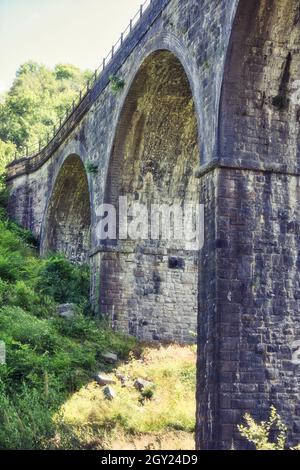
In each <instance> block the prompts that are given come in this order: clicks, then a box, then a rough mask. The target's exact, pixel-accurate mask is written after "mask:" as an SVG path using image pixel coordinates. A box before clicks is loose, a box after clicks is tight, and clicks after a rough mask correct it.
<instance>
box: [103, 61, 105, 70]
mask: <svg viewBox="0 0 300 470" xmlns="http://www.w3.org/2000/svg"><path fill="white" fill-rule="evenodd" d="M104 69H105V58H104V59H103V70H104Z"/></svg>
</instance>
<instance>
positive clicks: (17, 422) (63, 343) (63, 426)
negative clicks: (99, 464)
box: [0, 180, 195, 449]
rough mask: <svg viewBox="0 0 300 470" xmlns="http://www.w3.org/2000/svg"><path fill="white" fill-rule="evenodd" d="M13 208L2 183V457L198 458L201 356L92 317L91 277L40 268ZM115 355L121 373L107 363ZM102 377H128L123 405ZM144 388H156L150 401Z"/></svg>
mask: <svg viewBox="0 0 300 470" xmlns="http://www.w3.org/2000/svg"><path fill="white" fill-rule="evenodd" d="M6 199H7V193H6V190H5V187H4V185H3V184H2V183H1V180H0V341H4V343H5V346H6V364H2V365H1V364H0V449H47V448H50V449H53V448H54V449H57V448H59V449H88V448H92V449H97V448H101V449H109V448H111V449H117V448H120V449H126V448H128V449H132V448H138V449H143V448H147V449H148V448H149V449H152V448H153V449H154V448H155V449H168V448H170V449H192V448H193V447H194V443H193V429H194V419H195V418H194V417H195V399H194V395H195V351H194V349H193V348H191V347H182V348H181V347H179V346H168V347H166V346H165V347H160V348H153V347H152V348H151V347H147V346H143V345H138V344H137V342H136V341H135V339H133V338H129V337H126V336H123V335H120V334H117V333H114V332H113V331H111V330H110V329H109V328H108V327H107V325H106V323H105V322H104V321H103V320H101V318H96V317H94V316H93V315H92V313H91V311H90V307H89V268H88V267H87V266H75V265H73V264H71V263H70V262H69V261H67V260H66V259H65V258H64V257H63V256H62V255H60V254H50V255H49V256H48V257H46V258H43V259H42V258H39V257H38V255H37V251H36V242H35V239H34V237H33V236H32V234H31V233H30V232H28V231H26V230H23V229H21V228H20V227H19V226H18V225H17V224H15V223H13V222H12V221H10V220H8V218H7V215H6V212H5V201H6ZM1 205H2V206H1ZM67 302H71V303H74V304H75V305H76V315H75V316H74V318H72V319H69V320H65V319H62V318H60V317H59V316H58V314H57V306H58V304H59V303H67ZM108 350H110V351H113V352H115V353H117V354H118V357H119V359H120V362H119V364H118V366H117V368H116V369H115V370H114V369H113V368H112V366H108V365H106V364H105V363H104V362H103V359H102V353H103V352H104V351H108ZM175 358H176V360H174V359H175ZM99 371H101V372H106V373H111V374H112V375H115V374H124V375H126V376H127V377H128V380H127V386H126V387H122V385H121V383H120V382H118V383H117V385H116V386H115V389H116V392H117V396H116V398H115V399H114V400H113V401H107V400H105V399H104V396H103V390H102V388H101V387H99V386H98V385H96V384H95V382H93V381H92V380H91V377H92V375H93V374H95V373H96V372H99ZM137 378H144V379H147V380H149V381H151V382H153V383H154V385H155V386H154V387H153V388H151V389H149V390H148V389H147V390H145V391H144V393H143V394H142V393H140V392H138V391H137V390H136V389H135V388H134V386H133V382H134V380H135V379H137Z"/></svg>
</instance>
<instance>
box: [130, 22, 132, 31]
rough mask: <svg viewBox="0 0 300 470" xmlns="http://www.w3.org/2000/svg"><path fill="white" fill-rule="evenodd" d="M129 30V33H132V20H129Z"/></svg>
mask: <svg viewBox="0 0 300 470" xmlns="http://www.w3.org/2000/svg"><path fill="white" fill-rule="evenodd" d="M129 29H130V32H131V31H132V20H130V23H129Z"/></svg>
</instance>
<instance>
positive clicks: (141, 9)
mask: <svg viewBox="0 0 300 470" xmlns="http://www.w3.org/2000/svg"><path fill="white" fill-rule="evenodd" d="M142 16H143V5H141V6H140V18H142Z"/></svg>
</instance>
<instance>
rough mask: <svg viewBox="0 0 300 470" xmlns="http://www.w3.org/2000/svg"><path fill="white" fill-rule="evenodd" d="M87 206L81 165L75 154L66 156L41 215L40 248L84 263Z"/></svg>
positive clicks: (88, 222) (88, 221) (88, 220)
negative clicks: (44, 211) (44, 210)
mask: <svg viewBox="0 0 300 470" xmlns="http://www.w3.org/2000/svg"><path fill="white" fill-rule="evenodd" d="M90 228H91V206H90V195H89V185H88V179H87V174H86V170H85V167H84V165H83V162H82V160H81V159H80V157H79V156H78V155H75V154H72V155H70V156H68V157H67V158H66V160H65V161H64V163H63V164H62V166H61V168H60V170H59V173H58V175H57V177H56V180H55V183H54V186H53V191H52V194H51V196H50V200H49V203H48V207H47V209H46V213H45V218H44V229H43V233H42V240H41V252H42V253H43V254H45V253H47V252H48V251H57V252H61V253H64V254H65V255H66V256H67V257H68V258H69V259H70V260H71V261H73V262H77V263H85V262H87V261H88V259H89V251H90Z"/></svg>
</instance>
